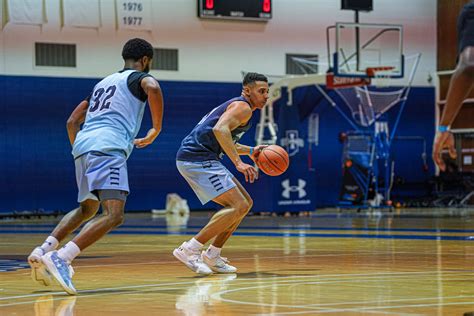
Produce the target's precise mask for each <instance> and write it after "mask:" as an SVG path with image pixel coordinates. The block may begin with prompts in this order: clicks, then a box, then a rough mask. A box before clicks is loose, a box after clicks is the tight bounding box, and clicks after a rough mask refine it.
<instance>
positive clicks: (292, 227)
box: [0, 224, 474, 233]
mask: <svg viewBox="0 0 474 316" xmlns="http://www.w3.org/2000/svg"><path fill="white" fill-rule="evenodd" d="M302 225H305V226H301V227H299V226H298V224H295V225H283V226H245V225H244V226H239V229H246V230H309V231H311V230H329V231H334V230H343V231H380V232H387V231H388V232H392V231H394V232H426V233H474V229H436V228H384V227H381V228H372V227H355V228H353V227H331V226H329V227H326V226H307V225H310V224H302ZM3 227H6V228H15V229H18V228H55V227H56V225H53V224H51V225H50V224H38V225H35V224H13V225H9V224H0V228H3ZM173 227H181V226H173ZM202 227H203V226H198V225H188V226H183V228H187V229H201V228H202ZM124 228H136V229H143V228H145V229H168V228H169V226H167V225H122V226H120V228H119V229H124Z"/></svg>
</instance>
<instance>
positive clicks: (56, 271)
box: [41, 251, 77, 295]
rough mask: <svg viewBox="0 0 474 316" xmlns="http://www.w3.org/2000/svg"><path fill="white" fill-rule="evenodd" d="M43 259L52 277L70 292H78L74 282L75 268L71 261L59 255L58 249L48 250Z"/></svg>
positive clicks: (72, 293)
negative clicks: (72, 266) (72, 267)
mask: <svg viewBox="0 0 474 316" xmlns="http://www.w3.org/2000/svg"><path fill="white" fill-rule="evenodd" d="M41 259H42V260H43V264H44V265H45V266H46V269H47V270H48V271H49V273H50V274H51V275H52V277H54V278H55V279H56V281H58V283H59V285H61V287H62V288H63V289H64V290H65V291H66V292H67V293H68V294H70V295H75V294H77V291H76V289H75V288H74V284H73V283H72V275H73V274H74V270H72V269H71V265H70V263H69V262H67V261H66V260H64V259H62V258H61V257H59V256H58V252H57V251H51V252H48V253H47V254H45V255H44V256H43V257H42V258H41Z"/></svg>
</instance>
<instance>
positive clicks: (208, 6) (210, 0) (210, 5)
mask: <svg viewBox="0 0 474 316" xmlns="http://www.w3.org/2000/svg"><path fill="white" fill-rule="evenodd" d="M206 9H207V10H212V9H214V0H206Z"/></svg>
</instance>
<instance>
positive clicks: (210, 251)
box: [206, 245, 222, 258]
mask: <svg viewBox="0 0 474 316" xmlns="http://www.w3.org/2000/svg"><path fill="white" fill-rule="evenodd" d="M221 250H222V248H217V247H214V246H213V245H210V246H209V248H207V250H206V256H208V257H209V258H217V257H219V256H220V255H221Z"/></svg>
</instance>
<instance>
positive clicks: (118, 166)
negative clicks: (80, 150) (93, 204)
mask: <svg viewBox="0 0 474 316" xmlns="http://www.w3.org/2000/svg"><path fill="white" fill-rule="evenodd" d="M74 163H75V165H76V182H77V188H78V189H79V192H78V195H77V201H78V202H79V203H80V202H83V201H85V200H87V199H92V200H99V198H98V197H97V195H96V193H95V192H94V191H96V190H118V191H125V192H127V194H128V192H130V189H129V187H128V173H127V160H126V159H125V157H121V156H113V155H106V154H102V153H99V152H89V153H86V154H84V155H82V156H80V157H78V158H76V159H75V160H74Z"/></svg>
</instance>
